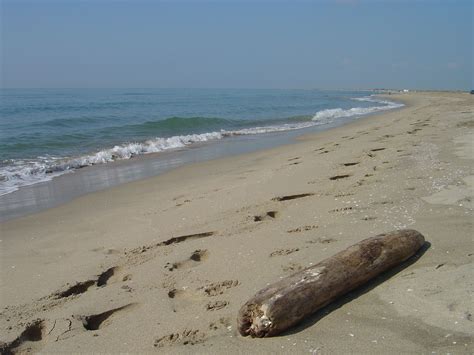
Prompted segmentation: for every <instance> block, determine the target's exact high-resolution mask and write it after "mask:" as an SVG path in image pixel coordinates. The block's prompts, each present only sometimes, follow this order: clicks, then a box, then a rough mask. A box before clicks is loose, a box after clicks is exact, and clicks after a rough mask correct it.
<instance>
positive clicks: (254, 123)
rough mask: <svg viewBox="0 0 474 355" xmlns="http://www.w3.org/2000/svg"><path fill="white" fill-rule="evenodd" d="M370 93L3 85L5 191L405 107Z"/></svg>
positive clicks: (1, 190)
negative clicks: (88, 170)
mask: <svg viewBox="0 0 474 355" xmlns="http://www.w3.org/2000/svg"><path fill="white" fill-rule="evenodd" d="M371 94H372V92H366V91H322V90H243V89H242V90H231V89H219V90H214V89H55V90H52V89H51V90H50V89H29V90H25V89H3V90H0V195H5V194H8V193H11V192H13V191H16V190H18V189H19V188H21V187H22V186H28V185H32V184H36V183H40V182H43V181H47V180H51V179H53V178H54V177H56V176H59V175H63V174H66V173H70V172H74V171H76V170H77V169H80V168H83V167H86V166H91V165H97V164H107V163H111V162H113V161H116V160H124V159H130V158H133V157H135V156H138V155H143V154H149V153H159V152H163V151H169V150H176V149H185V148H186V147H190V146H193V145H195V144H199V143H202V142H212V141H218V140H223V139H226V138H227V137H235V136H244V135H264V134H271V133H272V132H284V131H294V130H304V129H308V128H310V127H314V126H323V125H329V124H332V123H334V122H337V120H342V119H346V120H347V118H351V117H354V118H356V117H358V116H362V115H366V114H370V113H375V112H379V111H383V110H389V109H393V108H397V107H400V106H402V105H401V104H399V103H395V102H390V101H387V100H382V99H380V98H377V97H374V96H372V95H371Z"/></svg>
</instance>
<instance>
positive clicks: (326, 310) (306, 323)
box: [277, 242, 431, 337]
mask: <svg viewBox="0 0 474 355" xmlns="http://www.w3.org/2000/svg"><path fill="white" fill-rule="evenodd" d="M430 247H431V243H430V242H425V244H423V245H422V246H421V248H420V249H419V250H418V252H417V253H416V254H415V255H413V256H412V257H411V258H409V259H408V260H406V261H405V262H403V263H402V264H400V265H398V266H396V267H394V268H393V269H390V270H388V271H386V272H384V273H382V274H380V275H379V276H377V277H375V278H374V279H373V280H371V281H369V282H368V283H366V284H364V285H363V286H360V287H358V288H356V289H355V290H353V291H350V292H348V293H346V294H345V295H344V296H342V297H340V298H338V299H337V300H335V301H333V302H331V303H330V304H328V305H327V306H326V307H323V308H321V309H320V310H319V311H317V312H316V313H314V314H313V315H312V316H310V317H308V318H306V319H303V320H302V321H301V322H300V323H298V324H297V325H296V326H294V327H292V328H290V329H289V330H287V331H285V332H283V333H281V334H279V335H277V337H278V336H288V335H291V334H296V333H299V332H301V331H302V330H304V329H306V328H309V327H311V326H313V325H314V324H316V323H317V322H319V321H320V320H321V319H323V318H324V317H326V316H327V315H328V314H330V313H331V312H333V311H335V310H336V309H338V308H340V307H342V306H343V305H345V304H346V303H349V302H351V301H352V300H354V299H356V298H358V297H360V296H362V295H364V294H366V293H367V292H369V291H371V290H373V289H374V288H376V287H377V286H378V285H380V284H381V283H383V282H385V281H387V280H388V279H390V278H392V277H393V276H395V275H396V274H398V273H399V272H400V271H403V270H404V269H406V268H407V267H408V266H410V265H412V264H414V263H415V262H416V261H417V260H418V259H419V258H421V256H423V254H425V253H426V251H427V250H428V249H429V248H430Z"/></svg>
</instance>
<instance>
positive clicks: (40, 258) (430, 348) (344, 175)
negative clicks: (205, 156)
mask: <svg viewBox="0 0 474 355" xmlns="http://www.w3.org/2000/svg"><path fill="white" fill-rule="evenodd" d="M390 98H391V99H393V100H397V101H401V102H404V103H405V104H406V106H405V107H404V108H402V109H399V110H395V111H390V112H386V113H384V114H379V115H373V116H369V117H365V118H362V119H359V120H357V121H355V122H352V123H349V124H347V125H344V126H342V127H338V128H334V129H331V130H328V131H325V132H321V133H318V134H313V135H307V136H304V137H302V138H301V139H299V140H298V141H297V142H295V143H294V144H291V145H285V146H280V147H277V148H273V149H270V150H263V151H259V152H255V153H251V154H245V155H239V156H237V157H231V158H223V159H218V160H213V161H209V162H203V163H198V164H194V165H187V166H184V167H181V168H178V169H175V170H172V171H170V172H168V173H165V174H162V175H159V176H156V177H153V178H149V179H145V180H140V181H135V182H132V183H127V184H124V185H120V186H117V187H114V188H111V189H107V190H104V191H100V192H96V193H92V194H89V195H86V196H83V197H80V198H77V199H75V200H73V201H71V202H69V203H66V204H64V205H61V206H59V207H56V208H52V209H48V210H45V211H43V212H40V213H37V214H34V215H30V216H27V217H22V218H18V219H14V220H11V221H6V222H3V223H1V225H0V232H1V238H0V239H1V241H0V258H1V277H0V281H1V295H0V296H1V297H0V306H1V307H0V308H1V315H0V341H1V342H3V345H0V346H2V347H3V352H5V353H8V352H14V353H15V352H18V353H22V352H29V351H31V352H44V353H72V352H74V353H91V352H104V353H118V352H129V353H139V352H140V353H145V352H163V353H180V354H181V353H223V352H227V353H275V352H280V353H317V354H344V353H360V354H362V353H364V354H381V353H384V354H385V353H393V354H398V353H405V354H406V353H432V352H433V353H454V354H468V353H472V352H474V342H473V335H474V326H473V315H472V314H473V312H474V309H473V292H474V277H473V276H474V272H473V270H474V268H473V260H474V248H473V246H474V244H473V239H472V238H473V237H472V236H473V235H474V233H473V232H474V230H473V214H472V209H473V207H474V205H473V195H474V192H473V189H474V187H473V184H474V171H473V167H474V165H473V161H472V159H473V158H474V146H473V142H474V130H473V128H474V121H473V111H472V108H473V103H474V95H469V94H468V93H451V92H418V93H406V94H396V95H390ZM295 195H300V196H295ZM288 196H290V197H293V198H282V197H288ZM402 228H410V229H416V230H418V231H419V232H421V233H422V234H423V235H424V236H425V239H426V240H427V242H428V243H427V245H426V247H425V248H424V249H423V250H422V251H421V252H420V253H419V254H418V255H417V256H416V257H415V258H414V259H412V260H410V261H409V262H408V263H406V264H404V265H403V266H402V267H400V268H398V269H396V270H394V271H392V272H389V273H387V274H384V275H382V276H381V277H379V278H377V279H376V280H374V281H373V282H371V283H370V284H369V285H367V286H366V287H363V288H362V289H359V290H356V291H354V292H352V293H350V294H348V295H347V296H345V297H344V298H342V299H340V300H339V301H337V302H336V303H334V304H331V305H329V306H328V307H326V308H324V309H323V310H322V311H320V312H318V313H316V314H315V315H314V316H313V317H311V318H309V319H308V320H307V321H305V322H303V323H302V324H300V325H299V326H298V327H296V328H293V329H291V330H290V331H288V332H287V333H285V334H282V335H281V336H277V337H273V338H265V339H252V338H244V337H242V336H240V335H239V334H238V332H237V329H236V317H237V312H238V310H239V308H240V307H241V306H242V304H244V303H245V302H246V301H247V299H249V298H250V297H251V296H253V295H254V294H255V292H257V291H258V290H260V289H261V288H263V287H265V286H266V285H268V284H269V283H272V282H275V281H277V280H279V279H280V278H282V277H285V276H288V275H290V274H292V273H294V272H295V271H298V270H301V269H302V268H305V267H307V266H310V265H313V264H316V263H317V262H319V261H321V260H323V259H325V258H327V257H330V256H331V255H333V254H335V253H336V252H338V251H341V250H343V249H344V248H346V247H348V246H350V245H352V244H354V243H356V242H358V241H360V240H362V239H365V238H367V237H370V236H375V235H377V234H380V233H384V232H389V231H392V230H396V229H402Z"/></svg>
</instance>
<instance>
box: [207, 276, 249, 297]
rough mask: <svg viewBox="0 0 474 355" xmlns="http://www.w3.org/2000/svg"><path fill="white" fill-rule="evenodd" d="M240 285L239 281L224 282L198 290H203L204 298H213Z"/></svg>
mask: <svg viewBox="0 0 474 355" xmlns="http://www.w3.org/2000/svg"><path fill="white" fill-rule="evenodd" d="M239 284H240V282H239V280H225V281H220V282H215V283H211V284H209V285H206V286H203V287H199V288H198V290H203V291H204V293H205V294H206V296H208V297H214V296H218V295H222V294H223V293H224V292H225V291H226V290H228V289H230V288H233V287H236V286H238V285H239Z"/></svg>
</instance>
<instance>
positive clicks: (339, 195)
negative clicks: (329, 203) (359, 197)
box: [334, 192, 355, 197]
mask: <svg viewBox="0 0 474 355" xmlns="http://www.w3.org/2000/svg"><path fill="white" fill-rule="evenodd" d="M354 195H355V194H354V193H353V192H346V193H340V194H337V195H334V197H346V196H354Z"/></svg>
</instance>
